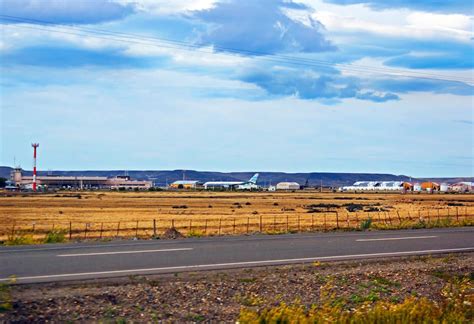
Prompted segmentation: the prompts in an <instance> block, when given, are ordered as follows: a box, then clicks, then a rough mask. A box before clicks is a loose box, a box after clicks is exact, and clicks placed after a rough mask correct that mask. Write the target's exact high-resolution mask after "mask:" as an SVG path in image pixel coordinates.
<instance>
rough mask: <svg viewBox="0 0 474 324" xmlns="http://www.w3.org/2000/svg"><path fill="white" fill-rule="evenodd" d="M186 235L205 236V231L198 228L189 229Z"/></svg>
mask: <svg viewBox="0 0 474 324" xmlns="http://www.w3.org/2000/svg"><path fill="white" fill-rule="evenodd" d="M186 236H187V237H203V236H204V232H202V231H198V230H192V231H189V232H188V234H187V235H186Z"/></svg>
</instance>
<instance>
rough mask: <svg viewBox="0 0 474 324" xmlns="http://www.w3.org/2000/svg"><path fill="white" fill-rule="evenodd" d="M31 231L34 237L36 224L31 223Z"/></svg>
mask: <svg viewBox="0 0 474 324" xmlns="http://www.w3.org/2000/svg"><path fill="white" fill-rule="evenodd" d="M32 225H33V229H32V232H33V235H35V225H36V222H33V224H32Z"/></svg>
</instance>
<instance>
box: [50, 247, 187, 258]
mask: <svg viewBox="0 0 474 324" xmlns="http://www.w3.org/2000/svg"><path fill="white" fill-rule="evenodd" d="M189 250H192V248H178V249H160V250H141V251H117V252H95V253H76V254H58V255H56V256H58V257H78V256H91V255H113V254H134V253H155V252H174V251H189Z"/></svg>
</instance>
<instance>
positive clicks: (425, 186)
mask: <svg viewBox="0 0 474 324" xmlns="http://www.w3.org/2000/svg"><path fill="white" fill-rule="evenodd" d="M439 189H440V185H439V183H436V182H423V183H422V184H421V190H424V191H439Z"/></svg>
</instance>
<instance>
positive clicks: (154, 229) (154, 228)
mask: <svg viewBox="0 0 474 324" xmlns="http://www.w3.org/2000/svg"><path fill="white" fill-rule="evenodd" d="M153 236H154V237H156V219H153Z"/></svg>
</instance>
